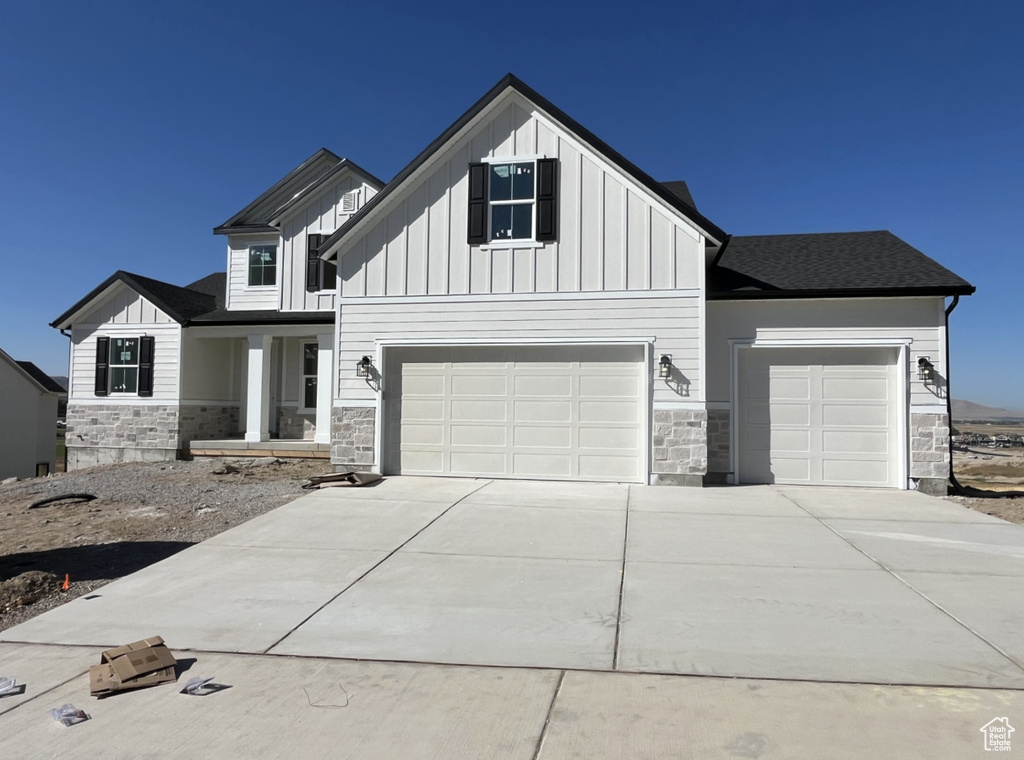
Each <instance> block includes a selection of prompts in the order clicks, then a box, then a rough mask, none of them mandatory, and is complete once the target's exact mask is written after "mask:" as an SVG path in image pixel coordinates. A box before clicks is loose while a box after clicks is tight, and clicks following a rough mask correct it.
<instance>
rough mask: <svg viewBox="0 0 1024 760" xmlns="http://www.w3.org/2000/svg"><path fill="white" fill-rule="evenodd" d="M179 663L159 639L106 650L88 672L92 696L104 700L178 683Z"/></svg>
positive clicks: (150, 639) (157, 637)
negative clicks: (174, 682) (176, 670)
mask: <svg viewBox="0 0 1024 760" xmlns="http://www.w3.org/2000/svg"><path fill="white" fill-rule="evenodd" d="M176 663H177V660H175V659H174V655H172V654H171V652H170V650H169V649H168V648H167V645H166V644H164V640H163V639H162V638H160V637H159V636H151V637H150V638H148V639H142V640H141V641H134V642H132V643H131V644H125V645H124V646H122V647H115V648H114V649H107V650H106V651H104V652H103V653H102V654H101V655H100V664H99V665H93V666H92V667H91V668H89V693H90V694H92V695H93V696H94V697H103V696H107V695H108V694H114V693H115V692H119V691H127V690H129V689H141V688H142V687H144V686H155V685H157V684H161V683H167V682H169V681H175V680H177V677H176V675H175V668H174V666H175V664H176Z"/></svg>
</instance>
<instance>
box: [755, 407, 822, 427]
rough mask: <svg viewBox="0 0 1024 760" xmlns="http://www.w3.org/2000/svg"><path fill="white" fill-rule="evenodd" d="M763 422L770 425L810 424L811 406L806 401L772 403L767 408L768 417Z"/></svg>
mask: <svg viewBox="0 0 1024 760" xmlns="http://www.w3.org/2000/svg"><path fill="white" fill-rule="evenodd" d="M764 422H765V423H771V424H772V425H810V424H811V406H810V405H809V404H807V403H803V404H785V403H782V404H779V403H772V405H771V406H770V407H769V408H768V419H766V420H764Z"/></svg>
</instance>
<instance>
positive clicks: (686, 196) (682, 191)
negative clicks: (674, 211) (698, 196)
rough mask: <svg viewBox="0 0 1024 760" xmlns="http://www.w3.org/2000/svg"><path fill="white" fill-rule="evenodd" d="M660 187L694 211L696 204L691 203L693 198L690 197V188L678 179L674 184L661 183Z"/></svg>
mask: <svg viewBox="0 0 1024 760" xmlns="http://www.w3.org/2000/svg"><path fill="white" fill-rule="evenodd" d="M661 186H662V187H663V188H665V189H666V190H668V191H669V192H670V193H672V195H674V196H676V197H677V198H679V199H680V200H682V202H683V203H685V204H687V205H688V206H689V207H690V208H692V209H695V210H696V208H697V204H696V203H694V202H693V196H692V195H690V188H689V187H688V186H687V184H686V183H685V182H684V181H683V180H681V179H679V180H675V181H674V182H662V183H661Z"/></svg>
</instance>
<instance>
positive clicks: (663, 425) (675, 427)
mask: <svg viewBox="0 0 1024 760" xmlns="http://www.w3.org/2000/svg"><path fill="white" fill-rule="evenodd" d="M653 446H654V457H653V468H652V472H653V473H654V477H653V478H652V482H653V483H654V484H656V485H670V486H700V485H703V483H704V474H705V473H706V472H707V469H708V413H707V412H706V411H705V410H703V409H671V410H670V409H655V410H654V440H653Z"/></svg>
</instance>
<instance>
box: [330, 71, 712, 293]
mask: <svg viewBox="0 0 1024 760" xmlns="http://www.w3.org/2000/svg"><path fill="white" fill-rule="evenodd" d="M504 157H515V158H523V157H529V158H537V157H546V158H554V159H556V160H557V162H558V165H557V166H558V168H557V171H558V181H557V201H558V229H557V239H556V241H555V242H547V243H543V244H537V243H534V244H532V245H527V246H523V245H516V244H515V243H509V244H499V243H496V242H494V241H492V242H491V243H489V244H484V245H476V244H474V245H471V244H469V243H468V242H467V233H466V231H467V227H468V208H469V166H470V164H473V163H476V162H480V161H486V160H487V159H495V158H504ZM637 171H639V170H637ZM400 176H401V175H400ZM400 181H401V186H400V187H392V186H389V188H387V189H385V191H384V193H388V195H389V196H390V197H388V198H387V199H386V203H380V204H378V206H379V207H378V208H369V209H367V211H370V212H372V213H365V214H363V215H361V216H363V217H364V218H362V219H359V218H357V219H356V221H355V222H353V223H350V225H349V229H347V230H344V231H343V232H342V233H341V237H340V243H339V244H338V245H337V246H336V250H337V255H338V257H339V275H340V277H341V283H342V296H355V297H358V296H385V295H386V296H392V295H449V294H467V293H480V294H488V293H545V292H599V291H638V290H662V289H685V288H699V287H700V286H701V281H702V276H703V246H704V241H705V234H704V231H703V230H701V229H699V228H698V226H697V225H696V224H695V223H693V222H692V221H691V220H690V219H688V218H687V217H686V216H685V215H684V214H682V213H681V212H680V210H679V209H678V208H676V207H674V206H673V205H672V203H671V202H670V201H668V200H666V198H664V197H662V196H661V195H659V194H656V193H655V192H652V190H651V188H650V187H648V186H647V185H646V184H645V183H644V182H643V181H641V180H640V179H638V178H637V177H636V176H634V175H632V174H631V173H629V172H626V171H624V170H623V169H622V167H621V166H619V165H618V164H617V163H616V162H615V161H613V160H611V159H610V158H609V157H608V156H607V155H606V154H605V153H603V152H602V151H600V150H598V149H596V148H595V147H594V146H593V145H592V144H591V143H589V142H587V141H585V140H584V139H583V138H581V137H580V136H579V135H578V134H576V133H575V132H574V131H572V130H570V129H569V128H567V127H566V125H565V124H563V123H561V122H559V121H557V120H556V119H554V118H553V117H552V116H551V115H550V114H549V113H547V112H545V111H544V110H542V109H541V108H539V107H538V106H537V105H536V104H535V103H533V102H532V101H531V100H530V99H527V98H526V97H524V96H523V95H522V94H521V93H520V92H518V91H517V90H516V89H514V88H509V89H507V90H506V91H505V92H504V93H503V94H502V95H501V96H499V97H497V98H495V99H494V100H493V101H492V102H491V103H490V104H489V105H488V106H487V107H485V108H483V109H482V110H481V111H480V112H479V113H478V114H476V116H475V118H474V119H473V120H471V121H470V122H469V123H467V124H466V125H465V127H464V128H463V129H461V131H459V132H458V133H457V134H455V135H453V136H452V137H451V138H450V139H449V140H448V141H447V142H446V143H445V144H444V145H443V146H442V147H440V148H438V149H437V150H435V151H434V152H433V154H432V155H431V156H430V157H429V160H426V161H424V162H423V163H422V165H421V166H419V167H418V168H417V170H416V171H415V172H413V173H412V174H410V175H409V176H407V177H405V178H403V179H401V180H400V179H396V180H395V182H396V183H397V182H400ZM393 184H394V183H393ZM655 184H656V183H655ZM661 192H664V194H665V195H666V196H669V197H670V198H672V199H675V201H676V202H677V203H682V201H680V200H679V199H678V198H677V197H676V196H674V195H672V194H671V192H670V191H669V190H666V189H664V188H662V189H661ZM384 193H382V196H383V195H384ZM373 205H374V204H371V207H372V206H373ZM694 213H696V212H694ZM357 223H358V224H357ZM332 239H333V238H332Z"/></svg>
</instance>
